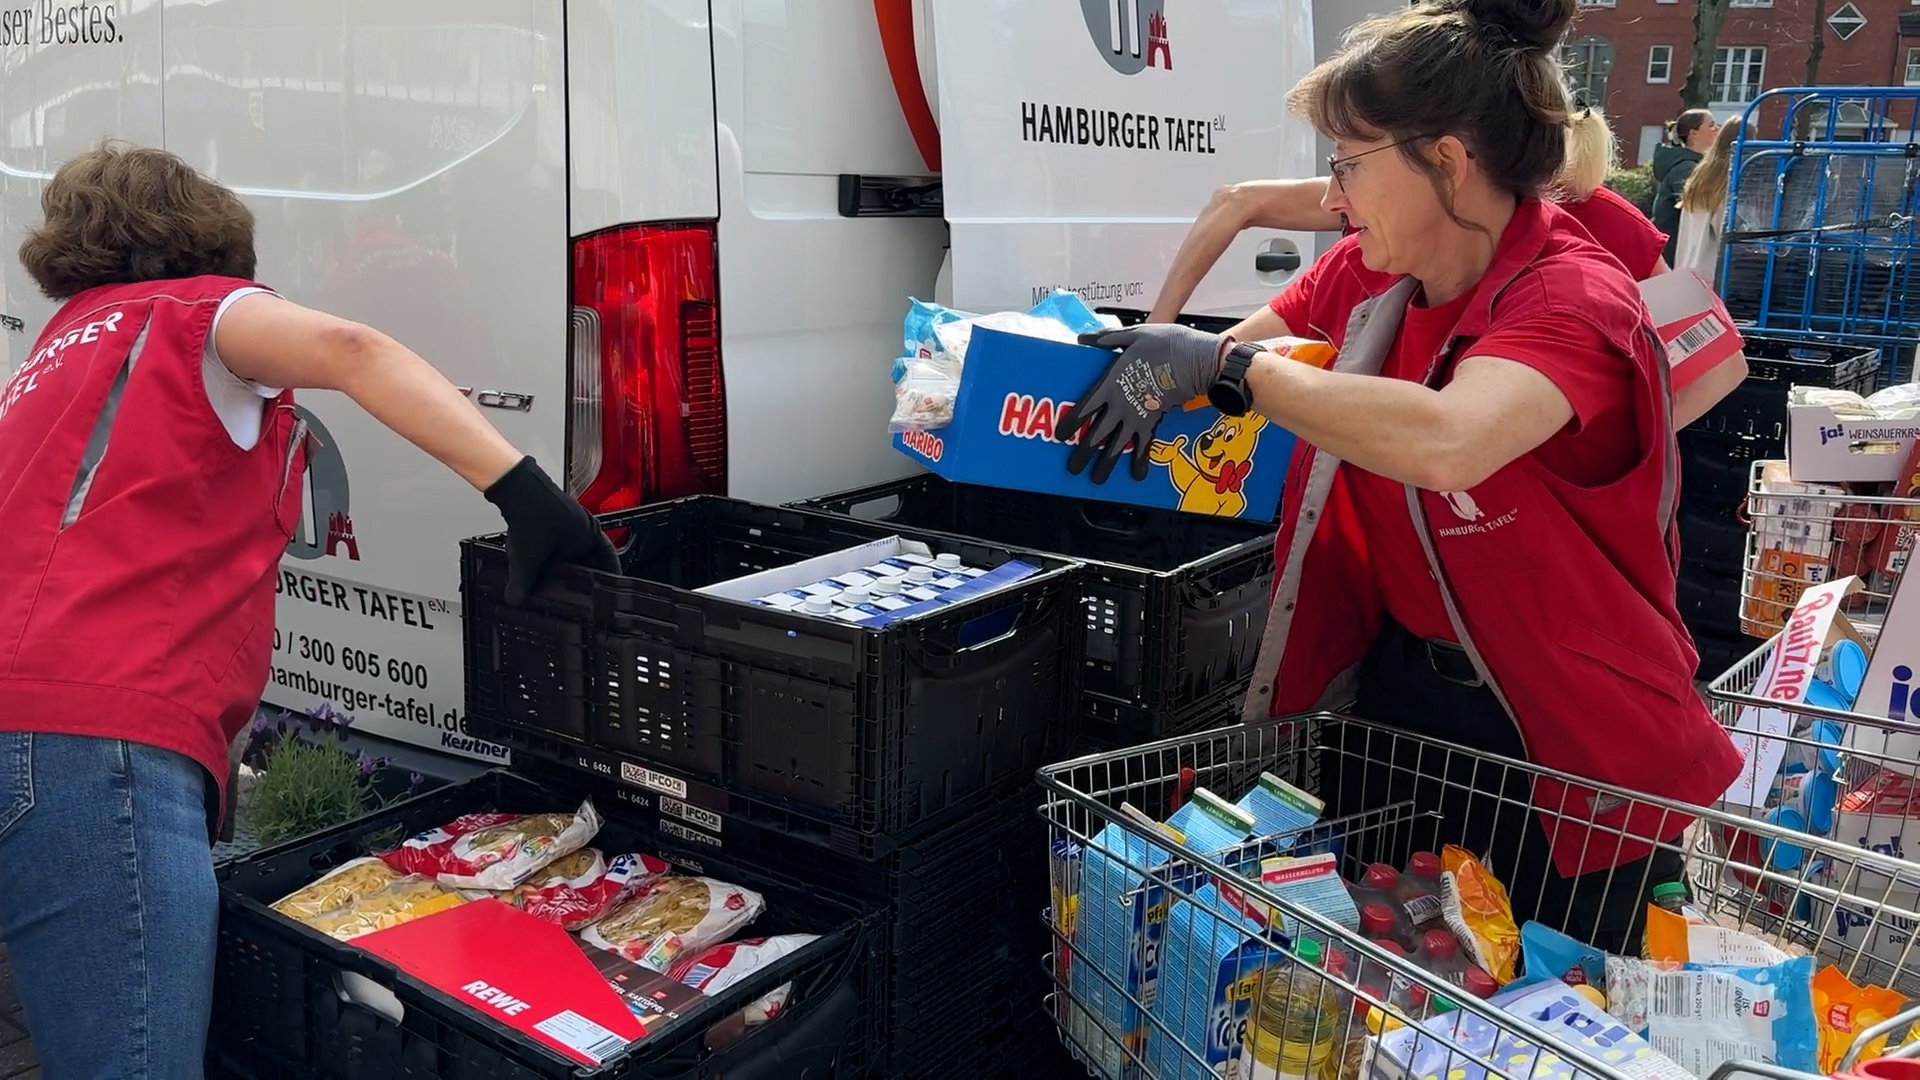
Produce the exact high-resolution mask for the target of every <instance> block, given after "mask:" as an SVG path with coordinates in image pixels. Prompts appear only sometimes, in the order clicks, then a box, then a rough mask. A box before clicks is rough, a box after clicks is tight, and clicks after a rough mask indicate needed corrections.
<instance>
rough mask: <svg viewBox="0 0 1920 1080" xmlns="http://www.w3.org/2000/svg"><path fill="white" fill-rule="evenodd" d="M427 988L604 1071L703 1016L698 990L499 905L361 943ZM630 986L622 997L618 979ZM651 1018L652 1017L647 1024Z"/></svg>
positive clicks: (479, 905) (447, 914) (452, 913)
mask: <svg viewBox="0 0 1920 1080" xmlns="http://www.w3.org/2000/svg"><path fill="white" fill-rule="evenodd" d="M353 943H354V944H355V945H357V946H359V947H360V948H363V949H365V950H367V951H368V952H370V953H373V954H374V955H376V956H379V957H382V958H384V959H386V960H388V961H389V962H391V963H392V964H394V965H395V966H396V967H398V968H400V969H401V970H402V971H405V972H406V973H407V974H409V975H411V976H413V977H414V978H416V979H419V980H420V981H421V982H424V983H426V984H428V985H429V986H432V987H434V988H435V989H437V990H440V991H442V992H444V993H446V994H447V995H449V996H451V997H452V998H454V999H455V1000H456V1001H459V1002H461V1003H462V1004H464V1005H466V1006H467V1007H468V1008H471V1009H473V1010H475V1011H476V1012H481V1013H485V1014H486V1015H488V1016H491V1017H493V1018H494V1019H495V1020H498V1021H499V1022H501V1023H503V1024H505V1025H507V1026H508V1027H511V1028H513V1029H514V1030H516V1031H519V1032H521V1033H522V1034H524V1035H526V1036H527V1037H528V1038H530V1039H533V1040H534V1041H536V1042H539V1043H541V1044H542V1045H545V1046H547V1047H549V1048H551V1049H553V1050H555V1051H557V1052H558V1053H561V1054H564V1055H566V1056H567V1057H569V1058H572V1059H573V1060H575V1061H579V1062H583V1063H585V1064H588V1065H598V1064H600V1063H602V1062H604V1061H606V1060H608V1059H609V1058H611V1057H613V1056H614V1055H616V1054H619V1053H620V1052H622V1051H624V1050H625V1049H627V1047H628V1046H629V1045H630V1044H632V1043H634V1042H636V1041H638V1040H641V1039H645V1038H648V1037H649V1036H652V1035H657V1034H659V1033H660V1032H661V1031H663V1030H665V1029H666V1028H668V1027H671V1026H674V1025H675V1024H677V1023H678V1022H679V1020H680V1018H681V1017H683V1016H685V1015H687V1014H688V1013H689V1012H692V1011H693V1010H694V1009H696V1008H698V1007H699V1006H700V1004H701V1003H702V1002H703V1000H704V999H703V998H702V997H701V995H700V992H699V991H698V990H695V989H693V988H692V987H689V986H685V985H683V984H681V983H679V982H676V981H675V980H673V979H670V978H668V977H666V976H665V975H661V974H659V973H658V972H653V971H648V970H647V969H645V968H641V967H639V966H638V965H634V964H630V963H628V962H627V961H625V960H622V959H621V958H620V957H617V956H614V955H613V954H611V953H608V954H606V958H607V959H609V960H612V961H616V962H617V963H618V965H619V966H620V967H622V968H623V969H627V970H622V971H620V972H618V973H615V972H611V971H608V970H606V968H607V964H605V963H603V962H601V958H599V957H589V956H588V955H587V953H588V952H599V951H600V950H597V949H594V948H593V947H592V946H590V945H582V944H581V943H580V942H579V941H578V940H577V939H575V938H574V937H573V936H572V935H570V934H568V933H567V932H566V931H565V930H562V929H560V928H559V927H558V926H555V925H553V924H552V923H549V922H546V921H544V920H542V919H538V918H535V917H534V916H532V915H529V914H527V913H526V912H524V911H521V910H519V909H518V908H514V907H510V906H508V905H506V904H502V903H500V902H499V901H497V900H491V899H489V900H475V901H473V902H471V903H467V904H462V905H460V906H459V907H456V908H451V909H449V910H447V911H442V912H438V913H436V914H433V915H429V916H427V917H425V918H421V919H415V920H413V921H412V922H407V923H402V924H400V925H399V926H395V927H393V928H391V929H387V930H381V931H378V932H376V933H372V934H367V935H365V936H364V937H359V938H355V939H354V942H353ZM616 975H617V976H618V979H619V981H620V982H621V983H622V985H621V988H620V989H618V990H616V989H615V987H614V983H613V981H611V980H614V979H615V978H616ZM643 1014H645V1018H644V1019H643Z"/></svg>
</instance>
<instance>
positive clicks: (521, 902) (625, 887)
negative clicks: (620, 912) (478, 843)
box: [486, 848, 672, 932]
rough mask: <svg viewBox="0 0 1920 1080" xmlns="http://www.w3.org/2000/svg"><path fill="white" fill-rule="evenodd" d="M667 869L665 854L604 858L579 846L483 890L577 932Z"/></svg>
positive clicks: (505, 902)
mask: <svg viewBox="0 0 1920 1080" xmlns="http://www.w3.org/2000/svg"><path fill="white" fill-rule="evenodd" d="M671 869H672V867H670V866H668V865H667V863H666V862H665V860H662V859H656V858H654V857H653V856H651V855H622V856H620V857H618V858H616V859H614V860H613V861H612V862H611V863H609V862H607V860H606V858H605V857H604V856H602V855H601V854H600V852H598V851H595V850H594V849H593V848H581V849H580V850H579V851H576V852H574V853H573V854H571V855H567V856H564V857H562V858H560V859H557V860H555V861H554V862H552V863H550V864H548V865H547V866H546V867H545V868H544V869H541V870H538V871H535V872H534V874H533V876H532V877H529V878H527V879H526V880H525V881H522V882H521V883H520V884H519V885H516V886H514V887H513V888H512V889H508V890H505V891H503V892H494V893H488V894H486V895H490V896H492V897H493V898H494V899H496V900H499V901H500V902H502V903H504V904H508V905H511V906H513V907H517V908H519V909H521V910H522V911H525V912H526V913H527V914H529V915H532V916H534V917H535V918H538V919H545V920H546V921H547V922H550V923H553V924H554V925H555V926H558V927H560V928H561V929H563V930H566V931H568V932H578V931H580V930H582V929H584V928H586V927H587V926H589V925H591V924H593V923H594V922H595V921H597V920H598V919H599V918H600V917H601V916H603V915H605V914H606V913H607V912H609V911H611V910H613V907H614V905H615V904H618V903H619V902H620V901H621V900H624V899H626V898H627V897H629V896H632V895H633V894H634V893H635V892H636V891H638V890H639V889H640V888H642V887H643V886H645V885H646V883H647V882H649V881H652V880H653V879H654V878H657V877H660V876H661V875H663V874H666V873H668V872H669V871H670V870H671Z"/></svg>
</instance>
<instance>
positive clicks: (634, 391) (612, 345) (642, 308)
mask: <svg viewBox="0 0 1920 1080" xmlns="http://www.w3.org/2000/svg"><path fill="white" fill-rule="evenodd" d="M715 246H716V245H715V235H714V224H713V223H712V222H679V223H671V224H657V225H630V226H622V227H620V228H616V229H610V230H607V231H605V232H599V233H594V234H592V235H590V236H583V237H580V238H579V239H577V240H575V241H574V242H573V305H572V307H573V324H572V340H571V354H570V356H569V367H570V376H571V382H572V392H573V407H572V413H571V415H570V416H569V417H568V433H569V438H568V457H567V490H568V491H570V492H572V493H573V495H574V496H575V497H577V498H578V499H579V500H580V502H581V503H582V504H583V505H584V506H586V508H587V509H588V510H591V511H593V512H594V513H596V514H603V513H607V512H610V511H614V510H627V509H631V508H633V507H636V506H642V505H645V504H647V503H652V502H658V501H660V500H663V499H676V498H680V497H681V496H685V495H701V494H716V495H724V494H725V493H726V490H727V398H726V382H725V380H724V379H723V378H722V375H721V369H720V303H719V296H720V283H719V277H718V271H717V269H716V264H715Z"/></svg>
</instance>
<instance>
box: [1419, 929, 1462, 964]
mask: <svg viewBox="0 0 1920 1080" xmlns="http://www.w3.org/2000/svg"><path fill="white" fill-rule="evenodd" d="M1420 947H1421V948H1422V949H1424V950H1426V953H1427V956H1428V957H1429V958H1430V959H1433V960H1451V959H1453V958H1454V957H1455V956H1458V955H1459V954H1460V939H1459V938H1457V937H1454V936H1453V931H1451V930H1429V931H1427V932H1426V933H1424V934H1421V935H1420Z"/></svg>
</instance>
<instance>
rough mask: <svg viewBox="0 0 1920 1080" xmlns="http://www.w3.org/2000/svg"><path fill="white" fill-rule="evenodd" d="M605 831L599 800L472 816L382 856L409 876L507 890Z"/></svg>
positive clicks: (429, 831) (423, 834) (490, 889)
mask: <svg viewBox="0 0 1920 1080" xmlns="http://www.w3.org/2000/svg"><path fill="white" fill-rule="evenodd" d="M599 831H600V815H599V813H598V812H597V811H595V810H594V808H593V800H591V799H589V800H587V801H586V802H583V803H581V804H580V809H579V810H578V811H576V812H574V813H572V814H468V815H467V816H465V817H462V818H458V819H456V820H454V821H452V822H449V823H448V824H446V825H442V826H441V827H440V828H437V829H429V830H428V831H426V832H423V833H421V834H419V835H418V836H414V837H412V838H410V839H408V840H407V841H406V842H405V843H402V844H401V845H400V846H399V847H397V848H395V849H394V850H392V851H389V852H387V853H385V854H383V855H381V856H380V858H381V859H382V860H384V861H385V862H386V864H387V865H388V866H390V867H392V868H394V869H395V870H398V871H400V872H401V873H404V874H425V875H427V876H429V877H433V878H435V879H437V880H438V881H439V882H440V883H441V884H442V885H448V886H451V887H453V888H456V889H484V890H486V891H488V892H501V891H503V890H506V889H511V888H513V887H514V886H516V885H518V884H520V883H521V882H522V881H525V880H526V879H527V878H528V877H529V876H531V875H532V874H533V873H534V872H535V871H537V870H539V869H541V868H542V867H545V866H546V865H547V864H549V863H551V862H553V861H554V860H555V859H558V858H560V857H561V856H563V855H571V854H573V853H574V852H576V851H579V850H580V849H581V848H583V847H586V846H587V842H588V841H589V840H592V839H593V834H594V833H597V832H599Z"/></svg>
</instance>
